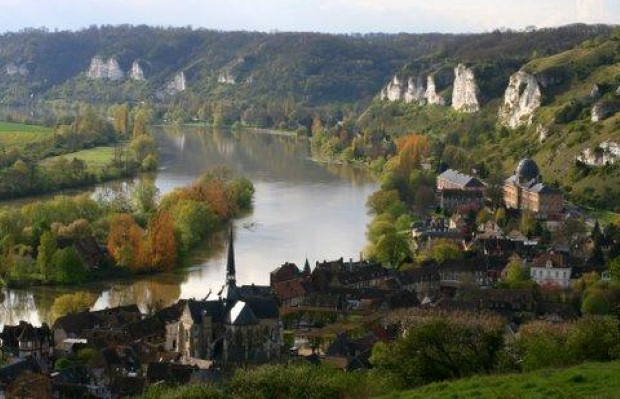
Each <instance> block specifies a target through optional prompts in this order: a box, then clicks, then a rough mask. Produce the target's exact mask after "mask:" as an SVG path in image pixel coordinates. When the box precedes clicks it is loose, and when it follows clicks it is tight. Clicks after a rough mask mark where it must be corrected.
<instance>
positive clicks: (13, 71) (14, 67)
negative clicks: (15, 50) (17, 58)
mask: <svg viewBox="0 0 620 399" xmlns="http://www.w3.org/2000/svg"><path fill="white" fill-rule="evenodd" d="M5 71H6V74H7V75H9V76H14V75H20V76H26V75H28V68H26V66H25V65H21V64H15V63H14V62H10V63H8V64H7V65H6V68H5Z"/></svg>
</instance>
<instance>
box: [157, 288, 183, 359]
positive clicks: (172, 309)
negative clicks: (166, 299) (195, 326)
mask: <svg viewBox="0 0 620 399" xmlns="http://www.w3.org/2000/svg"><path fill="white" fill-rule="evenodd" d="M186 306H187V301H186V300H180V301H178V302H177V303H175V304H174V305H172V306H169V307H167V308H164V309H161V310H159V311H157V312H156V313H155V315H156V316H157V317H158V318H159V320H161V322H162V323H163V325H164V330H165V340H164V350H166V351H174V352H177V351H178V350H179V348H178V345H177V344H178V331H179V323H180V320H181V315H182V314H183V311H184V309H185V307H186Z"/></svg>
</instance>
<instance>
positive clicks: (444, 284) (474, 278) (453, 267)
mask: <svg viewBox="0 0 620 399" xmlns="http://www.w3.org/2000/svg"><path fill="white" fill-rule="evenodd" d="M496 266H497V265H496V264H495V262H493V260H492V259H491V258H488V257H483V258H468V259H449V260H446V261H445V262H444V263H442V264H441V265H439V266H438V267H437V268H438V270H439V281H440V286H441V288H442V289H444V288H448V289H454V288H459V287H461V286H463V285H472V286H476V287H478V288H488V287H491V286H492V285H493V284H494V283H495V282H496V281H497V274H498V273H497V270H496Z"/></svg>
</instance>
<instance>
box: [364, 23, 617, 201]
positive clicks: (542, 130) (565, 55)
mask: <svg viewBox="0 0 620 399" xmlns="http://www.w3.org/2000/svg"><path fill="white" fill-rule="evenodd" d="M424 62H425V60H423V61H422V64H423V63H424ZM493 63H495V64H496V67H493V65H494V64H493ZM414 65H415V64H414ZM447 65H449V68H448V67H447ZM453 65H454V63H452V64H444V65H443V66H437V64H435V68H436V69H434V70H433V69H430V70H429V69H427V70H424V71H423V72H422V73H428V74H434V76H439V75H441V74H444V75H445V76H447V78H446V79H445V80H447V81H448V82H449V84H450V86H448V87H447V88H445V89H444V90H443V91H440V92H439V94H440V95H442V96H443V97H444V98H445V100H446V103H447V104H446V106H433V105H431V106H429V105H424V102H423V103H422V105H420V104H419V103H418V102H416V101H414V102H411V103H406V101H403V100H402V99H401V100H399V101H375V102H374V103H373V104H372V105H371V106H370V108H369V109H368V110H367V111H366V112H365V113H364V114H363V115H362V117H361V118H360V120H359V124H360V126H361V127H362V129H363V130H366V131H369V132H384V134H387V135H389V136H400V135H403V134H405V133H408V132H412V131H413V132H421V133H426V134H429V135H431V136H433V137H435V138H437V140H438V141H440V142H441V143H442V145H443V147H442V148H441V150H440V151H439V152H438V154H437V155H438V156H439V157H440V158H441V159H440V160H439V161H440V163H443V165H444V167H446V166H449V167H452V168H458V169H461V170H465V171H471V170H472V169H476V170H478V171H482V174H483V175H487V176H488V175H489V174H494V173H498V172H500V173H501V174H503V175H504V177H507V175H508V174H509V173H510V172H511V171H512V170H513V169H514V167H515V166H516V164H517V163H518V161H519V159H521V158H523V157H526V156H529V157H533V158H534V159H535V160H536V161H537V162H538V164H539V166H540V167H541V170H542V173H543V178H544V179H545V180H546V181H547V182H548V183H550V184H553V185H556V186H559V187H562V188H563V190H564V191H565V192H567V193H569V197H570V198H571V199H573V200H575V201H576V202H579V203H581V204H586V205H590V206H594V207H601V208H606V209H612V210H615V211H620V200H619V198H620V168H619V167H618V165H619V164H620V147H618V144H620V34H616V36H612V37H599V38H597V39H594V40H588V41H586V42H584V43H582V44H580V45H579V46H576V47H575V48H573V49H570V50H567V51H564V52H559V53H557V54H553V55H550V56H544V57H539V56H536V57H532V58H530V59H528V60H526V62H524V63H523V64H521V65H513V64H512V62H511V63H506V62H505V60H498V61H490V60H481V61H478V62H472V63H469V64H467V68H468V69H469V70H471V71H473V74H474V75H475V85H474V84H472V83H470V84H469V87H466V89H469V90H470V91H471V92H473V91H474V90H475V89H476V87H475V86H477V89H478V101H479V104H480V110H479V112H474V113H467V112H457V111H455V110H454V109H452V107H450V102H451V100H452V98H451V97H452V94H453V85H452V81H455V82H456V80H454V79H455V75H454V72H452V69H451V68H452V66H453ZM406 70H411V67H410V66H407V67H405V68H404V69H403V71H406ZM519 70H520V71H522V72H520V73H519V74H517V73H516V72H517V71H519ZM416 73H419V72H409V74H410V75H409V76H411V74H414V75H413V76H415V74H416ZM403 74H404V76H407V72H403ZM401 80H402V79H401ZM509 81H510V82H511V83H514V85H513V87H512V92H511V93H510V95H508V94H509V93H507V87H508V83H509ZM502 85H503V90H499V89H498V88H499V87H502ZM388 88H389V86H388ZM505 94H506V96H505ZM511 96H512V97H511ZM507 102H508V104H509V105H506V104H507ZM601 144H602V146H601ZM614 154H615V155H614ZM578 159H579V160H580V161H578ZM613 162H616V163H615V165H605V164H606V163H613ZM483 177H485V176H483Z"/></svg>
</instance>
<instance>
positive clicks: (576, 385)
mask: <svg viewBox="0 0 620 399" xmlns="http://www.w3.org/2000/svg"><path fill="white" fill-rule="evenodd" d="M619 373H620V363H617V362H616V363H588V364H583V365H580V366H576V367H572V368H569V369H566V370H544V371H537V372H534V373H527V374H515V375H507V376H492V377H474V378H469V379H464V380H458V381H453V382H443V383H437V384H432V385H428V386H426V387H423V388H419V389H415V390H412V391H406V392H401V393H397V394H392V395H388V396H385V397H384V399H418V398H420V399H421V398H424V399H434V398H455V399H466V398H472V399H473V398H476V399H494V398H498V399H499V398H501V399H507V398H511V399H526V398H527V399H530V398H531V399H534V398H541V399H542V398H544V399H555V398H574V399H578V398H599V399H605V398H609V399H612V398H617V397H618V395H619V392H620V377H618V375H620V374H619Z"/></svg>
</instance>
